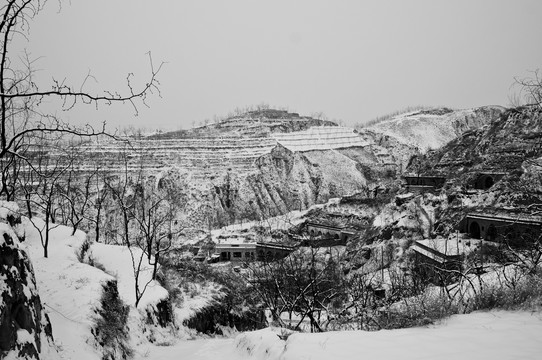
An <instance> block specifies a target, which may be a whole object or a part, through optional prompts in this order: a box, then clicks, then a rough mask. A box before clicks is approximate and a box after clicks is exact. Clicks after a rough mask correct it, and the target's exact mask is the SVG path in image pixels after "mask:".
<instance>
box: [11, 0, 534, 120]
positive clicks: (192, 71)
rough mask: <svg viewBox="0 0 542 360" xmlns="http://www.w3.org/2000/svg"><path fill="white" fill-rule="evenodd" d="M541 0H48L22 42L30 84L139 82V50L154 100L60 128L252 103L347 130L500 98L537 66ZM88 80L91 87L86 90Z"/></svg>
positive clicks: (196, 116)
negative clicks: (418, 108)
mask: <svg viewBox="0 0 542 360" xmlns="http://www.w3.org/2000/svg"><path fill="white" fill-rule="evenodd" d="M540 14H542V1H540V0H515V1H512V0H508V1H505V0H487V1H475V0H468V1H466V0H465V1H458V0H454V1H436V0H426V1H421V0H420V1H412V0H409V1H406V0H397V1H362V0H352V1H347V0H330V1H324V0H303V1H301V0H285V1H282V0H273V1H257V0H244V1H241V0H227V1H226V0H182V1H181V0H177V1H166V0H152V1H149V0H146V1H140V0H93V1H88V0H71V4H70V3H65V4H64V6H63V7H62V9H61V11H60V12H59V11H58V5H57V4H56V2H54V1H50V2H49V3H48V5H47V8H46V10H45V11H43V12H42V13H41V14H39V16H38V17H37V18H36V19H35V20H34V21H32V23H31V28H30V36H29V41H28V42H26V41H25V40H24V39H22V38H18V40H17V44H16V45H17V47H26V48H27V49H28V50H29V51H30V53H31V55H32V56H34V57H38V56H41V59H40V60H39V62H38V63H37V66H36V67H37V68H39V69H40V72H39V75H40V77H39V80H40V82H41V83H42V84H43V87H44V88H45V87H47V86H48V84H49V83H50V79H51V78H53V77H54V78H57V79H66V80H67V82H70V83H73V84H80V83H81V81H82V80H83V79H84V78H85V75H86V74H87V73H88V71H89V70H90V71H91V72H92V74H93V75H94V76H95V77H96V79H97V80H98V82H99V86H100V87H102V88H107V89H122V87H123V85H124V79H125V77H126V75H127V74H128V73H129V72H134V73H135V75H136V77H138V78H140V79H141V80H142V81H143V80H144V78H145V75H146V73H147V71H146V70H147V69H148V60H147V57H146V55H145V53H146V52H148V51H151V52H152V57H153V60H154V63H155V66H157V65H158V64H159V63H160V62H161V61H164V62H166V64H165V65H164V67H163V68H162V71H161V73H160V76H159V79H160V81H161V92H162V98H158V97H157V96H155V97H152V99H151V100H150V101H149V105H150V106H151V107H150V108H149V109H143V108H141V109H140V115H139V116H138V117H136V118H134V116H133V114H134V112H133V110H132V109H131V108H130V107H128V106H126V107H124V108H122V107H102V108H101V110H100V111H99V112H96V111H90V109H86V110H81V111H75V112H71V113H66V114H62V115H63V116H65V118H66V119H68V120H70V121H73V122H94V123H95V122H99V121H103V120H106V121H107V122H108V124H110V125H111V126H114V127H117V126H121V127H122V126H128V125H134V126H136V127H146V128H148V129H155V128H162V129H179V128H187V127H190V126H191V125H192V124H193V123H194V122H196V123H197V122H200V121H202V120H204V119H206V118H209V119H212V118H213V116H215V115H217V116H222V115H226V114H227V113H228V112H230V111H231V110H233V109H235V108H236V107H245V106H249V105H255V104H260V103H267V104H269V105H271V106H276V107H285V108H288V109H289V110H290V111H296V112H299V113H301V114H306V115H310V114H311V113H316V112H324V113H325V114H326V115H327V116H328V117H329V118H330V119H340V120H342V121H344V123H345V124H347V125H353V124H356V123H359V122H364V121H367V120H370V119H372V118H374V117H376V116H379V115H384V114H387V113H390V112H394V111H396V110H400V109H403V108H405V107H408V106H415V105H426V106H441V105H442V106H449V107H454V108H469V107H475V106H482V105H490V104H498V105H504V106H506V105H508V103H509V100H508V99H509V95H510V91H511V90H510V86H511V84H512V83H513V79H514V77H515V76H518V77H525V76H528V75H529V71H532V70H535V69H537V68H542V45H541V44H542V21H541V20H540ZM90 86H92V85H90Z"/></svg>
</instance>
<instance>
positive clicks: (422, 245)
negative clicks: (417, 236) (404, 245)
mask: <svg viewBox="0 0 542 360" xmlns="http://www.w3.org/2000/svg"><path fill="white" fill-rule="evenodd" d="M475 248H476V245H475V244H473V243H472V242H471V241H462V240H459V239H457V240H456V241H454V240H450V239H426V240H419V241H416V242H415V243H414V245H412V250H414V253H415V256H416V264H417V267H416V271H417V273H418V275H420V276H421V277H422V278H424V279H426V280H428V281H430V282H432V283H434V284H438V285H446V284H449V283H451V282H453V281H454V280H455V278H456V276H457V272H456V271H461V267H462V263H463V257H464V255H465V254H466V253H469V252H471V251H472V250H474V249H475Z"/></svg>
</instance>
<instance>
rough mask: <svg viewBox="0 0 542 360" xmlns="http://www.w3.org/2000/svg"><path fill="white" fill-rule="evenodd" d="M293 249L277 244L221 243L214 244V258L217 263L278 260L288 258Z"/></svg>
mask: <svg viewBox="0 0 542 360" xmlns="http://www.w3.org/2000/svg"><path fill="white" fill-rule="evenodd" d="M294 250H295V247H293V246H288V245H282V244H277V243H268V242H256V243H223V244H216V246H215V254H214V256H215V258H218V260H219V261H234V262H250V261H255V260H258V261H264V260H278V259H282V258H284V257H286V256H288V255H289V254H290V253H291V252H292V251H294Z"/></svg>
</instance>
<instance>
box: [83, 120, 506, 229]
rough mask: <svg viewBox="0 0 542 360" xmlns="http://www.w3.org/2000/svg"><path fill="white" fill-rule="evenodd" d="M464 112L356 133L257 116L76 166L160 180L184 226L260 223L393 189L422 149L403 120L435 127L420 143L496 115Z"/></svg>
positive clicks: (142, 140)
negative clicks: (169, 188) (175, 195)
mask: <svg viewBox="0 0 542 360" xmlns="http://www.w3.org/2000/svg"><path fill="white" fill-rule="evenodd" d="M495 112H498V111H495ZM469 114H471V115H469V116H468V117H465V119H467V122H468V124H467V125H465V124H464V122H461V121H455V120H457V118H458V116H455V117H451V116H449V114H448V112H445V113H444V115H439V114H436V115H435V114H421V115H420V114H418V115H416V116H414V115H409V116H403V117H402V118H401V119H395V120H393V121H388V122H386V123H382V124H380V125H378V124H377V125H376V126H373V127H371V128H369V129H360V130H354V129H352V128H346V127H340V126H337V125H336V124H334V123H332V122H329V121H325V120H318V119H313V118H310V117H302V116H299V115H298V114H295V113H293V114H292V113H288V112H285V111H281V110H260V111H255V112H249V113H246V114H241V115H237V116H234V117H232V118H230V119H227V120H224V121H221V122H219V123H216V124H211V125H207V126H204V127H199V128H195V129H190V130H183V131H178V132H173V133H166V134H155V135H153V136H148V137H139V138H134V137H132V138H128V139H126V140H127V141H114V140H112V139H103V138H102V139H94V140H93V141H91V142H87V143H85V144H83V145H81V146H80V147H79V149H78V151H80V152H82V153H84V159H85V160H84V161H82V162H78V163H77V166H78V168H79V170H80V171H81V174H84V173H85V171H87V170H93V169H95V168H96V166H98V168H100V169H101V170H102V171H105V172H108V173H111V174H114V173H118V172H124V171H126V170H128V172H129V173H136V172H138V171H143V172H144V173H145V174H146V175H148V176H155V177H157V178H167V179H169V180H170V181H171V183H173V184H174V186H175V187H177V188H178V191H179V193H180V194H182V195H183V196H184V198H186V199H187V200H186V201H187V204H186V208H188V209H190V211H189V213H187V214H185V215H186V218H187V221H188V222H189V223H190V224H191V226H194V227H196V228H197V227H200V228H204V227H207V226H208V225H209V224H211V226H218V225H224V224H228V223H232V222H235V221H243V220H247V219H248V220H256V219H265V218H267V217H270V216H276V215H280V214H284V213H286V212H288V211H291V210H294V209H303V208H307V207H309V206H311V205H314V204H317V203H323V202H326V201H327V200H328V199H330V198H333V197H342V196H347V195H351V194H354V193H358V192H368V191H369V190H370V189H371V188H372V187H374V186H376V184H378V183H382V182H383V181H384V182H386V181H396V178H397V175H398V174H400V173H401V172H402V169H405V168H406V166H407V164H408V163H409V161H410V159H411V158H412V156H413V155H416V154H418V153H419V151H420V149H421V148H422V146H421V145H420V144H418V145H416V141H420V142H423V141H424V139H418V140H416V139H415V138H412V137H409V134H411V133H410V132H408V131H407V130H404V129H410V128H409V127H408V126H407V123H408V121H411V122H413V124H414V125H415V124H416V123H419V122H420V118H421V117H424V118H431V119H433V120H432V122H431V121H429V120H427V119H425V120H424V123H423V126H422V128H419V127H416V126H414V128H418V130H419V131H420V132H421V134H420V136H422V137H423V136H424V132H423V130H427V131H428V133H429V134H432V132H431V131H430V129H442V128H444V129H448V128H453V129H456V130H454V131H456V132H459V131H460V129H461V128H462V127H465V126H466V127H469V126H475V125H477V124H484V123H487V121H490V120H488V119H490V118H491V114H493V113H491V114H490V115H488V114H487V113H486V112H483V111H470V112H469ZM453 121H455V122H453ZM432 123H434V124H433V125H431V124H432ZM450 123H452V124H451V125H450ZM393 124H395V125H393ZM403 128H404V129H403ZM390 129H392V130H393V131H391V130H390ZM401 129H403V130H404V131H403V130H401ZM447 134H448V132H447ZM426 136H427V135H426ZM447 136H449V137H452V135H450V134H448V135H447ZM409 138H410V139H411V141H406V140H405V139H409ZM204 224H205V225H204Z"/></svg>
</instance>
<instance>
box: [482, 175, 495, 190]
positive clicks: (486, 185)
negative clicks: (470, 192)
mask: <svg viewBox="0 0 542 360" xmlns="http://www.w3.org/2000/svg"><path fill="white" fill-rule="evenodd" d="M494 183H495V182H494V181H493V178H492V177H491V176H487V177H486V178H485V180H484V189H485V190H487V189H489V188H490V187H492V186H493V184H494Z"/></svg>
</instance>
